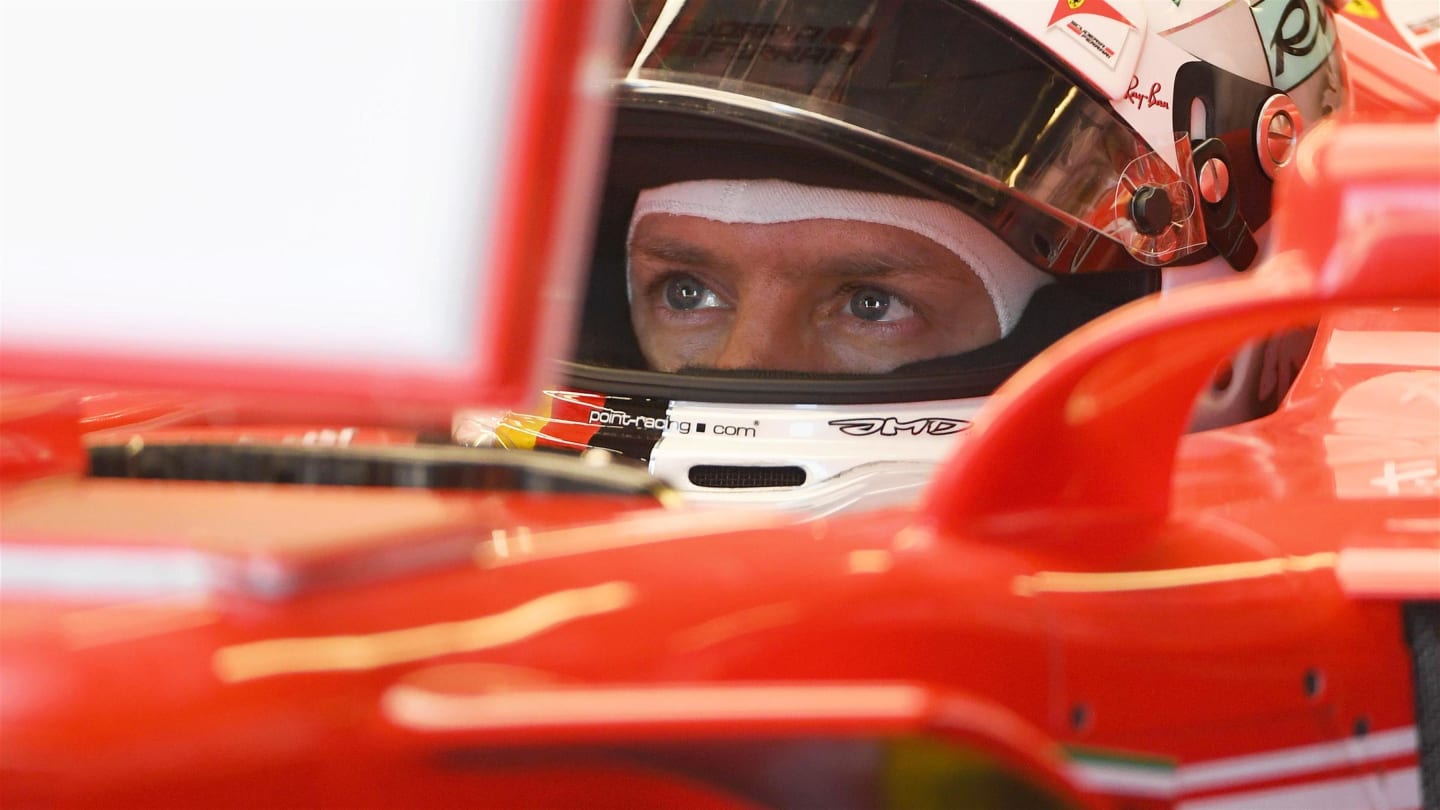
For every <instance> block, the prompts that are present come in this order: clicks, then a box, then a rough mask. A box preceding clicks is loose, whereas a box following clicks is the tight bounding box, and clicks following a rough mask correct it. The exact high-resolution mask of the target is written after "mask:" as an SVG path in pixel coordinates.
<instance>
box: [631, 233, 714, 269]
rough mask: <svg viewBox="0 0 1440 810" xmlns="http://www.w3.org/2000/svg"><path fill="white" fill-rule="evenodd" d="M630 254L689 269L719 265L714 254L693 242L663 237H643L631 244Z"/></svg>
mask: <svg viewBox="0 0 1440 810" xmlns="http://www.w3.org/2000/svg"><path fill="white" fill-rule="evenodd" d="M630 254H631V255H632V256H634V255H644V256H646V257H648V258H652V259H659V260H661V261H665V262H671V263H673V264H683V265H687V266H690V267H714V266H715V265H717V264H719V259H718V258H717V257H716V256H715V254H713V253H711V252H710V251H708V250H706V249H705V248H702V247H700V246H699V245H697V244H695V243H694V242H686V241H684V240H683V239H671V238H668V237H663V236H659V237H657V236H651V237H645V238H643V239H637V240H635V241H634V242H631V243H630Z"/></svg>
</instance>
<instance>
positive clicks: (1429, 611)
mask: <svg viewBox="0 0 1440 810" xmlns="http://www.w3.org/2000/svg"><path fill="white" fill-rule="evenodd" d="M1404 616H1405V640H1406V641H1407V642H1408V643H1409V644H1410V660H1411V662H1412V675H1413V677H1414V679H1415V730H1416V733H1417V734H1418V735H1419V737H1420V806H1421V807H1423V808H1425V810H1440V603H1437V602H1412V603H1410V604H1407V605H1405V607H1404Z"/></svg>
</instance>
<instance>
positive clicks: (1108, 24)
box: [1046, 0, 1135, 68]
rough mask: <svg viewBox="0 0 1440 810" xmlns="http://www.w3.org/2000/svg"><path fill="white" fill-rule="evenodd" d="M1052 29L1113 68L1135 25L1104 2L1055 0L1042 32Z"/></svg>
mask: <svg viewBox="0 0 1440 810" xmlns="http://www.w3.org/2000/svg"><path fill="white" fill-rule="evenodd" d="M1056 27H1059V28H1060V29H1061V30H1062V31H1064V32H1065V33H1066V34H1067V35H1069V36H1070V37H1071V38H1073V39H1074V40H1076V41H1077V42H1079V43H1080V44H1082V45H1084V46H1085V52H1086V53H1089V54H1090V55H1091V56H1094V57H1095V58H1097V59H1099V60H1100V61H1102V62H1104V63H1105V64H1106V65H1107V66H1108V67H1110V68H1114V67H1115V65H1116V64H1118V63H1119V61H1120V52H1121V51H1122V50H1123V49H1124V48H1125V41H1126V39H1128V38H1129V36H1130V31H1131V30H1132V29H1134V28H1135V25H1134V24H1133V23H1131V22H1130V20H1129V19H1127V18H1126V17H1125V15H1124V14H1121V13H1120V12H1119V11H1116V10H1115V7H1114V6H1112V5H1110V4H1109V3H1108V2H1106V0H1057V2H1056V3H1055V11H1054V12H1053V13H1052V14H1051V15H1050V22H1049V23H1047V24H1046V29H1047V30H1048V29H1051V28H1056Z"/></svg>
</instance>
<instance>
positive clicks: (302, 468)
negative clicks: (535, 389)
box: [90, 441, 672, 502]
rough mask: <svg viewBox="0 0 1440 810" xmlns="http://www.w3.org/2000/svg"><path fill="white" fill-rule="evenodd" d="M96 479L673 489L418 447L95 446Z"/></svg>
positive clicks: (507, 456)
mask: <svg viewBox="0 0 1440 810" xmlns="http://www.w3.org/2000/svg"><path fill="white" fill-rule="evenodd" d="M90 474H91V475H92V476H95V477H97V478H139V479H151V480H173V481H224V482H231V483H264V484H297V485H318V486H360V487H401V488H420V489H460V490H481V489H483V490H508V491H519V492H555V493H585V494H598V495H640V496H648V497H652V498H655V499H656V500H659V501H662V502H669V501H671V500H672V498H671V497H670V496H671V494H672V490H671V489H670V488H669V487H668V486H666V485H665V484H664V483H662V482H661V481H660V480H659V479H657V478H655V477H653V476H651V475H650V474H649V473H648V472H646V471H645V470H644V469H643V468H640V467H637V466H633V465H630V464H627V463H624V462H623V461H618V460H617V461H614V462H612V463H609V464H604V465H599V466H597V465H593V464H588V463H586V462H584V461H582V460H580V459H579V458H578V457H575V456H571V455H565V454H557V453H536V452H525V451H518V450H502V449H490V448H470V447H458V446H449V447H446V446H439V445H416V446H387V447H309V446H300V445H289V444H205V443H177V444H145V443H143V442H140V441H132V442H130V443H128V444H122V445H97V446H94V447H91V448H90Z"/></svg>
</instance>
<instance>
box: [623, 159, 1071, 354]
mask: <svg viewBox="0 0 1440 810" xmlns="http://www.w3.org/2000/svg"><path fill="white" fill-rule="evenodd" d="M650 214H679V215H682V216H690V217H702V218H704V219H712V220H715V221H717V222H727V223H745V224H755V225H769V224H774V223H779V222H799V221H801V220H807V219H840V220H852V221H856V222H873V223H876V224H879V225H890V226H892V227H896V228H904V229H905V230H907V231H911V232H913V233H918V234H920V235H921V236H923V237H925V238H927V239H929V240H930V241H932V242H935V243H936V244H938V245H940V246H941V247H943V248H945V249H946V250H949V251H950V252H951V253H954V254H955V255H956V256H959V257H960V258H961V259H962V260H963V261H964V262H965V264H966V265H968V266H969V267H970V269H972V270H974V271H975V275H977V276H979V277H980V282H981V283H982V284H984V285H985V291H986V292H988V293H989V294H990V301H991V303H993V304H994V306H995V315H996V317H997V319H998V320H999V321H1000V334H1001V335H1002V336H1003V335H1007V334H1009V333H1010V330H1011V329H1012V328H1014V326H1015V323H1016V322H1017V321H1019V320H1020V313H1022V312H1024V311H1025V305H1026V304H1027V303H1029V301H1030V295H1031V294H1032V293H1034V292H1035V290H1036V289H1037V288H1039V287H1041V286H1042V285H1044V284H1047V283H1049V282H1050V281H1051V277H1050V276H1049V275H1048V274H1046V273H1045V272H1044V271H1042V270H1040V269H1039V268H1037V267H1035V266H1033V265H1031V264H1030V263H1029V262H1027V261H1025V260H1024V259H1022V258H1020V256H1019V254H1017V253H1016V252H1015V251H1014V250H1011V249H1010V246H1009V245H1007V244H1005V243H1004V242H1003V241H1001V239H1000V237H998V236H996V235H995V234H993V233H991V232H990V231H989V230H987V229H986V228H985V226H983V225H981V224H980V223H979V222H976V221H975V220H974V219H972V218H971V217H969V216H966V215H965V214H964V213H963V212H961V211H960V210H959V209H958V208H955V207H953V206H950V205H946V204H945V203H942V202H938V201H935V200H925V199H921V198H918V197H905V196H901V195H897V194H881V193H878V192H873V191H851V190H849V189H839V188H826V187H822V186H802V185H800V184H798V183H791V182H789V181H786V180H691V181H687V182H683V183H672V184H671V185H668V186H659V187H657V188H651V189H646V190H645V191H642V192H640V197H639V199H638V200H637V201H636V203H635V211H634V213H633V214H631V216H630V233H629V235H628V236H627V237H626V245H627V246H628V245H629V242H630V239H631V238H633V237H634V235H635V224H636V223H638V222H639V221H640V220H641V219H642V218H644V217H646V216H649V215H650ZM626 283H627V285H628V283H629V280H628V278H627V280H626Z"/></svg>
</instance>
